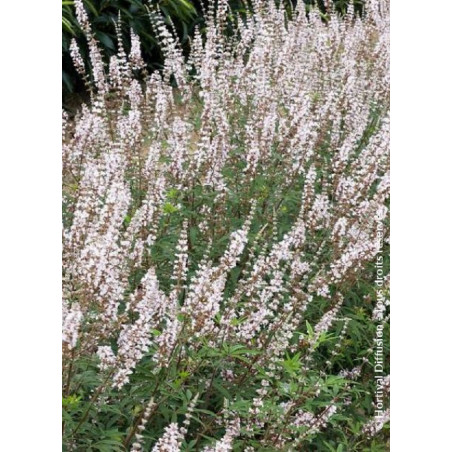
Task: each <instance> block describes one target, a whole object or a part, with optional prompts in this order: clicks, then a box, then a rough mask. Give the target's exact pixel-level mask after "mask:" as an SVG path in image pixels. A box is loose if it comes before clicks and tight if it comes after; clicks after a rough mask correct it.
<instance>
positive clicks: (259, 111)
mask: <svg viewBox="0 0 452 452" xmlns="http://www.w3.org/2000/svg"><path fill="white" fill-rule="evenodd" d="M297 3H298V4H297V6H296V7H294V8H293V9H291V10H290V11H288V10H286V9H285V7H284V2H273V1H270V2H263V1H260V0H252V1H251V6H252V7H251V8H250V9H249V11H247V13H246V14H244V15H242V16H239V17H236V18H234V19H233V20H232V19H231V18H230V17H229V11H228V4H227V1H226V0H218V2H209V6H208V8H207V10H206V11H205V21H206V27H205V30H204V29H203V30H200V29H197V30H196V32H195V34H194V37H193V40H192V41H191V43H190V52H189V55H188V57H185V56H184V52H183V51H182V47H181V45H180V44H179V41H178V39H177V37H176V36H175V35H174V32H173V30H172V27H171V26H168V24H167V23H166V22H165V20H164V19H163V18H162V17H160V15H159V14H158V13H157V12H156V11H155V10H154V9H152V8H151V9H150V17H151V22H152V28H153V30H154V32H155V34H156V36H157V38H158V39H159V41H160V43H161V48H162V52H163V54H164V57H165V63H164V65H163V67H162V68H161V70H160V71H154V72H152V73H148V72H147V70H146V68H145V65H144V62H143V58H142V56H141V49H140V40H139V37H138V35H137V34H136V33H135V32H134V31H131V32H130V33H131V35H130V36H131V51H130V53H129V54H128V55H127V54H126V52H125V50H124V45H123V43H122V36H121V27H120V23H118V24H117V33H118V53H117V55H116V56H115V57H112V58H111V59H110V61H109V62H108V64H104V60H103V58H102V55H101V54H100V51H99V46H98V45H97V43H96V39H95V36H94V35H93V33H92V31H91V26H90V22H89V17H88V15H87V13H86V11H85V9H84V7H83V2H82V0H76V1H75V2H74V4H75V10H76V15H77V18H78V20H79V23H80V26H81V28H82V29H83V31H84V33H85V35H86V38H87V40H88V46H89V52H90V59H91V65H90V66H91V67H90V68H87V67H84V66H83V64H82V62H81V58H80V51H79V48H78V46H77V44H76V42H75V41H74V42H73V43H72V44H71V54H72V57H73V59H74V65H75V67H76V68H77V70H78V71H79V72H80V73H81V74H83V75H84V76H85V78H86V80H87V81H88V83H89V92H90V95H91V102H90V105H89V106H88V105H85V106H83V107H82V108H81V109H80V111H79V112H78V113H77V114H76V115H75V117H73V118H69V117H68V115H67V114H65V115H64V121H63V141H64V144H63V183H64V187H63V201H64V210H63V212H64V218H63V272H64V278H63V292H64V302H63V344H64V347H63V377H64V382H65V387H64V391H65V396H68V395H70V394H75V395H77V396H79V395H80V402H79V403H80V404H85V405H82V406H83V407H84V410H79V409H73V410H72V411H71V412H69V414H68V415H67V416H66V418H67V419H72V418H73V423H72V424H71V422H70V421H69V420H67V421H65V425H64V429H65V432H64V434H65V435H66V436H65V437H66V438H68V439H67V441H68V442H69V441H70V442H71V444H76V447H78V449H77V450H88V449H90V448H91V445H90V444H91V443H90V442H87V438H89V435H91V434H93V433H92V432H93V431H96V430H95V429H96V428H98V429H99V431H102V432H103V430H106V431H108V432H110V433H111V432H113V433H111V435H112V436H114V435H116V436H119V438H120V439H119V440H118V439H117V438H116V436H115V437H114V438H113V439H112V438H110V439H108V441H110V442H108V441H107V440H106V441H107V442H106V443H105V444H107V445H110V446H111V445H112V444H113V443H114V441H119V442H120V446H117V445H115V447H113V446H111V447H112V449H111V450H128V449H130V448H132V450H135V451H138V450H152V451H156V452H157V451H162V452H163V451H166V452H170V451H172V452H176V451H180V450H195V449H196V450H204V451H206V452H209V451H218V452H220V451H232V450H245V451H251V450H264V449H265V450H311V449H312V450H317V447H318V445H319V444H328V445H331V444H335V441H336V442H337V441H342V439H343V438H344V437H345V436H346V435H349V433H348V432H349V430H350V428H349V425H355V423H356V422H362V425H361V435H362V437H363V439H362V441H366V440H367V437H368V436H375V435H377V434H378V432H380V430H381V429H382V426H383V424H384V423H386V422H387V420H388V419H389V410H386V411H384V416H383V417H382V418H379V419H374V418H373V413H371V412H370V411H369V412H366V413H364V412H363V411H362V410H361V409H359V410H358V409H357V407H359V406H360V403H362V402H363V398H364V397H368V394H369V386H368V385H369V383H368V382H369V381H372V378H370V377H369V372H370V371H371V366H370V365H369V360H368V359H367V358H371V357H372V350H367V348H368V346H369V343H372V337H373V330H374V327H375V321H376V320H377V318H379V317H378V314H379V313H380V314H381V315H380V317H381V316H385V321H386V323H385V324H387V321H388V320H389V313H388V310H389V301H388V296H387V293H388V285H389V274H388V271H387V268H386V267H387V266H386V264H385V265H384V266H383V267H382V268H383V269H384V275H383V279H384V287H383V289H382V290H383V291H382V293H383V295H384V297H383V298H382V299H381V300H378V299H376V297H375V296H374V294H375V292H376V291H375V290H373V289H369V287H370V286H372V284H373V282H374V276H375V275H374V269H375V266H374V262H375V260H376V258H377V255H378V254H379V253H381V252H382V250H383V252H384V253H385V263H386V262H387V260H386V256H387V249H388V228H387V227H386V226H385V228H384V231H383V236H384V237H383V242H381V231H380V230H379V229H378V228H379V224H380V223H382V222H384V223H385V225H386V224H387V221H388V218H389V208H388V207H389V202H388V200H389V78H388V64H389V56H388V55H389V54H388V52H389V19H388V10H389V4H388V2H387V1H386V0H379V1H377V0H369V1H368V2H367V3H366V5H367V6H366V9H365V14H364V16H363V17H362V18H360V17H354V16H353V14H352V13H350V14H348V15H346V16H345V17H339V16H336V15H331V17H329V16H328V17H327V19H325V17H324V16H323V17H322V15H321V14H320V12H319V11H317V10H316V9H312V10H311V11H310V12H309V14H308V15H307V14H306V11H305V5H304V3H303V2H297ZM215 4H216V6H215ZM385 353H386V351H385ZM361 362H362V364H359V363H361ZM357 363H358V364H357ZM352 381H353V383H352ZM384 381H385V382H386V380H384ZM192 394H196V396H194V397H193V396H192ZM71 400H72V399H71ZM143 400H150V402H148V403H146V404H145V406H142V404H143ZM364 406H367V407H369V406H371V402H370V401H369V400H367V401H366V403H365V404H364ZM125 407H126V408H125ZM357 412H359V413H364V414H365V416H364V417H365V418H366V420H365V421H362V418H363V416H362V414H360V416H359V419H356V413H357ZM339 414H340V415H339ZM71 416H72V418H71ZM96 416H97V418H96ZM347 416H349V417H350V418H351V419H352V421H353V422H350V424H346V423H343V424H341V422H343V419H345V418H346V417H347ZM99 419H102V421H99ZM335 431H344V432H347V433H343V434H342V436H341V435H337V436H335V433H334V432H335ZM355 433H356V432H355ZM383 433H384V431H383V432H382V433H380V434H383ZM102 434H103V433H102ZM106 434H107V433H106ZM356 434H358V433H356ZM99 435H100V433H99ZM102 438H104V437H102ZM115 438H116V439H115ZM316 438H317V439H316ZM103 440H104V439H102V440H99V443H96V444H98V445H99V444H100V446H99V448H100V447H103V446H102V441H103ZM314 441H316V442H315V443H314ZM358 443H359V444H361V443H360V442H358ZM93 444H94V443H93ZM314 444H315V445H314ZM93 447H94V446H93ZM96 447H97V446H96ZM184 447H185V449H184ZM99 450H100V449H99ZM325 450H326V449H325ZM346 450H350V451H352V450H355V449H352V448H351V446H350V448H347V447H346Z"/></svg>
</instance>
